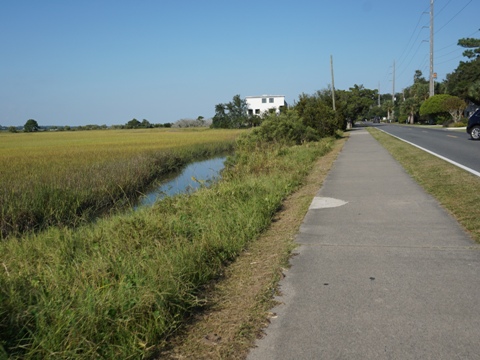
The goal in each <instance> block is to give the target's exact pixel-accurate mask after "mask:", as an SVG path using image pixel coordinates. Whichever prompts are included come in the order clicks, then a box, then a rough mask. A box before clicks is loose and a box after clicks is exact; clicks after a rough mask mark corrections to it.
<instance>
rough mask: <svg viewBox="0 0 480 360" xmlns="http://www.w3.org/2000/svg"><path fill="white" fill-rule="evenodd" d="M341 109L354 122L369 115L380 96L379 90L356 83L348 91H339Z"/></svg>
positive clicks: (345, 116) (346, 117)
mask: <svg viewBox="0 0 480 360" xmlns="http://www.w3.org/2000/svg"><path fill="white" fill-rule="evenodd" d="M337 94H338V95H339V98H340V102H339V104H341V111H342V113H343V116H344V118H345V119H347V120H349V121H351V122H352V123H354V122H355V121H359V120H363V119H365V118H367V117H368V112H369V110H370V108H371V107H372V106H374V104H375V101H376V100H377V98H378V92H377V90H370V89H366V88H365V87H364V86H363V85H356V84H355V85H354V86H353V87H351V88H350V89H349V90H348V91H337Z"/></svg>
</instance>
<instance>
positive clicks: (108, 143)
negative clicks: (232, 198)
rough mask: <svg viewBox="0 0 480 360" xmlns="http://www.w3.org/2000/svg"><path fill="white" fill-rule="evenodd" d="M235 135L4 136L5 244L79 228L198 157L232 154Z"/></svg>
mask: <svg viewBox="0 0 480 360" xmlns="http://www.w3.org/2000/svg"><path fill="white" fill-rule="evenodd" d="M239 134H240V131H235V130H203V131H199V130H194V131H191V130H190V131H179V130H176V131H175V130H165V129H162V130H159V129H148V130H106V131H81V132H53V133H36V134H9V133H3V134H0V168H1V169H2V172H1V173H0V211H1V213H0V238H6V237H7V236H9V235H12V234H17V235H18V234H22V233H24V232H26V231H30V230H39V229H45V228H46V227H48V226H51V225H56V226H59V225H60V226H75V225H77V224H80V223H83V222H85V221H89V220H90V219H91V218H92V217H94V216H96V215H98V214H99V213H100V212H104V211H105V210H107V209H111V208H112V207H113V206H116V207H122V206H124V205H125V204H129V203H130V202H131V201H133V200H134V199H135V198H137V197H138V195H139V191H142V190H143V189H145V187H146V186H148V185H149V184H150V183H151V182H152V181H153V180H154V179H157V178H158V177H161V176H163V175H165V174H168V173H170V172H172V171H175V170H178V169H179V168H181V167H183V166H184V165H185V164H187V163H189V162H191V161H193V160H194V159H201V158H205V157H210V156H212V155H214V154H219V153H225V152H228V151H232V149H233V147H234V141H235V138H236V137H237V136H238V135H239Z"/></svg>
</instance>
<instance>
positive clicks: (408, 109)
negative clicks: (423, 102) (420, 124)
mask: <svg viewBox="0 0 480 360" xmlns="http://www.w3.org/2000/svg"><path fill="white" fill-rule="evenodd" d="M419 109H420V102H419V101H418V99H416V98H414V97H411V98H408V99H405V101H404V102H402V104H401V105H400V111H401V113H402V114H404V115H407V122H408V123H410V124H413V123H414V121H415V115H416V114H417V112H418V111H419Z"/></svg>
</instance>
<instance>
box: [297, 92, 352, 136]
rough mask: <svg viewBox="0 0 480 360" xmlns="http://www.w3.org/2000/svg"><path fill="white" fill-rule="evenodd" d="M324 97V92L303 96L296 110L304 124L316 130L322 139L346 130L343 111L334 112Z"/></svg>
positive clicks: (300, 97)
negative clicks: (340, 130)
mask: <svg viewBox="0 0 480 360" xmlns="http://www.w3.org/2000/svg"><path fill="white" fill-rule="evenodd" d="M323 95H324V94H323V93H322V92H317V93H316V94H314V95H307V94H301V95H300V96H299V99H298V102H297V103H296V105H295V107H294V109H295V110H296V111H297V112H298V115H299V116H300V118H301V121H302V123H303V124H304V125H305V126H306V127H308V128H312V129H314V130H316V131H317V133H318V135H319V136H320V137H327V136H333V135H335V132H336V131H337V130H339V129H344V121H343V115H342V112H341V111H334V110H333V108H332V106H331V105H330V104H329V103H328V102H327V101H325V99H324V98H323Z"/></svg>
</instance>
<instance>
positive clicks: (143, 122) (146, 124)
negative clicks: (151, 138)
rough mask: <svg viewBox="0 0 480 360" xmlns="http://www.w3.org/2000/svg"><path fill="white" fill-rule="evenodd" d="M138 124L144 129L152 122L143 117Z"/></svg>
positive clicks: (149, 126) (150, 125)
mask: <svg viewBox="0 0 480 360" xmlns="http://www.w3.org/2000/svg"><path fill="white" fill-rule="evenodd" d="M140 126H141V127H142V128H145V129H148V128H151V127H153V126H152V124H150V122H149V121H148V120H147V119H143V120H142V123H141V124H140Z"/></svg>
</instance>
